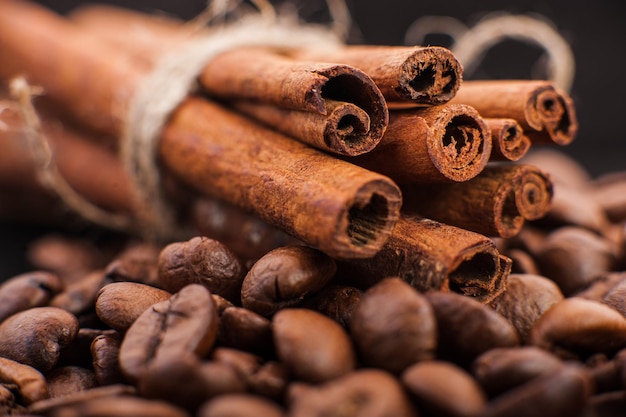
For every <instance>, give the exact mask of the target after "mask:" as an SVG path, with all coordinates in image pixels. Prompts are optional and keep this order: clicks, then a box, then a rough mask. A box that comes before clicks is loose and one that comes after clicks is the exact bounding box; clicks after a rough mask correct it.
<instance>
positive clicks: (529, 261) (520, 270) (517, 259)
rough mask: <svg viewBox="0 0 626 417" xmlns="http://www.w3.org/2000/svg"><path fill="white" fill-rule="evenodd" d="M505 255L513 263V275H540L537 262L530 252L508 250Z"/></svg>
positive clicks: (514, 249)
mask: <svg viewBox="0 0 626 417" xmlns="http://www.w3.org/2000/svg"><path fill="white" fill-rule="evenodd" d="M505 255H506V256H508V257H509V258H511V260H512V261H513V264H512V266H511V273H513V274H532V275H540V272H539V267H538V266H537V262H535V259H534V258H533V257H532V255H530V254H529V253H528V252H526V251H524V250H522V249H516V248H513V249H508V250H506V253H505Z"/></svg>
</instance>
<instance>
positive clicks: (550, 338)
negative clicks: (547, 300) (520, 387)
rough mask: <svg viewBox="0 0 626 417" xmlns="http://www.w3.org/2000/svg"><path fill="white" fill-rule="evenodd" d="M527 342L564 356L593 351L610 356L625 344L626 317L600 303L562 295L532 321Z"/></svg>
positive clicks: (574, 355)
mask: <svg viewBox="0 0 626 417" xmlns="http://www.w3.org/2000/svg"><path fill="white" fill-rule="evenodd" d="M528 344H530V345H534V346H538V347H540V348H542V349H546V350H549V351H552V352H554V353H556V354H557V355H558V356H561V357H564V358H568V359H572V358H581V359H584V358H586V357H589V356H590V355H592V354H595V353H604V354H607V355H609V356H612V355H613V354H615V353H616V352H617V351H618V350H620V349H622V348H624V347H626V319H625V318H624V317H623V316H622V315H621V314H620V313H618V312H617V311H615V310H613V309H612V308H610V307H608V306H606V305H604V304H601V303H598V302H595V301H590V300H585V299H582V298H576V297H572V298H566V299H564V300H563V301H560V302H558V303H556V304H554V305H553V306H552V307H551V308H550V309H549V310H548V311H546V312H545V313H544V314H543V316H541V317H540V318H539V319H538V320H537V321H536V322H535V325H534V326H533V328H532V329H531V331H530V334H529V337H528Z"/></svg>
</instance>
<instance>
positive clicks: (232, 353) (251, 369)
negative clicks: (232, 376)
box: [210, 347, 263, 380]
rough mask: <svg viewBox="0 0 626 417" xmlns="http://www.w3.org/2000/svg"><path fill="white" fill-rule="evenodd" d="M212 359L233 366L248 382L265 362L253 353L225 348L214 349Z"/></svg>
mask: <svg viewBox="0 0 626 417" xmlns="http://www.w3.org/2000/svg"><path fill="white" fill-rule="evenodd" d="M210 359H211V360H213V361H215V362H219V363H225V364H227V365H230V366H232V367H233V368H235V369H236V370H237V371H238V372H239V374H240V375H241V376H242V377H244V378H245V379H246V380H247V379H248V378H249V377H250V375H252V374H254V373H255V372H256V371H257V370H258V369H259V367H260V366H261V362H262V361H263V360H262V359H261V358H260V357H259V356H256V355H253V354H251V353H248V352H244V351H242V350H237V349H231V348H224V347H218V348H215V349H213V352H212V353H211V356H210Z"/></svg>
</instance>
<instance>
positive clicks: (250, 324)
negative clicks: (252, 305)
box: [217, 307, 274, 356]
mask: <svg viewBox="0 0 626 417" xmlns="http://www.w3.org/2000/svg"><path fill="white" fill-rule="evenodd" d="M217 338H218V342H219V343H220V345H222V346H226V347H232V348H235V349H241V350H247V351H250V352H254V353H258V354H260V355H264V356H265V355H268V354H270V353H271V352H273V351H274V341H273V339H272V329H271V322H270V321H269V320H268V319H267V318H265V317H263V316H261V315H259V314H257V313H255V312H253V311H250V310H248V309H245V308H241V307H228V308H226V309H225V310H224V312H223V313H222V316H221V317H220V324H219V332H218V336H217Z"/></svg>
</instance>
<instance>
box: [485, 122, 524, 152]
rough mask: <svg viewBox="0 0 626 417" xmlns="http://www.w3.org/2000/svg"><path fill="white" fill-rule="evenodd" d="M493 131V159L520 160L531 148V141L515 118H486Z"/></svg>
mask: <svg viewBox="0 0 626 417" xmlns="http://www.w3.org/2000/svg"><path fill="white" fill-rule="evenodd" d="M485 123H487V126H489V130H490V131H491V142H492V143H493V147H492V149H491V156H490V158H489V160H491V161H519V160H520V159H522V158H523V157H524V155H526V153H527V152H528V150H529V149H530V145H531V141H530V139H529V138H528V136H526V135H525V134H524V129H523V128H522V126H521V125H520V124H519V123H518V122H517V120H515V119H505V118H490V117H488V118H485Z"/></svg>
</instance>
